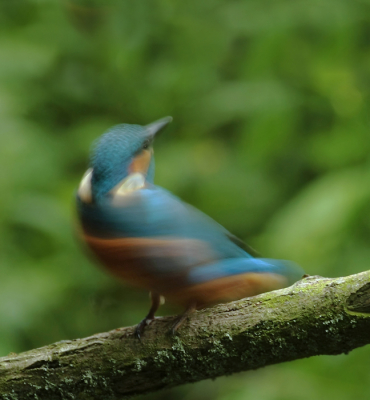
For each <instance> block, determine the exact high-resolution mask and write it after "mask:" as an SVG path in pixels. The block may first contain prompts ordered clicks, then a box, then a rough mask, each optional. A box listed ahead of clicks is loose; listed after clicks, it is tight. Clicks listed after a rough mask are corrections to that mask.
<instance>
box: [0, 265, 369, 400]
mask: <svg viewBox="0 0 370 400" xmlns="http://www.w3.org/2000/svg"><path fill="white" fill-rule="evenodd" d="M173 321H174V317H166V318H159V319H157V320H156V321H154V322H153V323H152V324H151V325H150V326H149V327H148V328H147V330H146V331H145V333H144V335H143V338H142V341H139V340H138V339H136V338H135V337H134V335H133V331H134V329H133V328H132V327H129V328H122V329H117V330H114V331H111V332H106V333H101V334H97V335H94V336H91V337H88V338H84V339H77V340H68V341H62V342H58V343H55V344H52V345H50V346H46V347H42V348H40V349H35V350H32V351H28V352H26V353H22V354H19V355H15V354H14V355H13V354H12V355H9V356H7V357H3V358H0V397H1V398H2V399H5V400H15V399H28V398H32V399H39V400H42V399H47V400H53V399H77V398H81V399H104V400H109V399H121V398H125V397H129V396H132V395H135V394H141V393H145V392H149V391H154V390H158V389H162V388H168V387H171V386H175V385H180V384H183V383H187V382H196V381H200V380H202V379H207V378H215V377H217V376H221V375H226V374H230V373H232V372H238V371H246V370H250V369H256V368H261V367H264V366H266V365H270V364H276V363H281V362H284V361H291V360H295V359H299V358H303V357H310V356H315V355H319V354H340V353H348V352H349V351H350V350H352V349H355V348H356V347H360V346H364V345H365V344H368V343H370V271H367V272H363V273H360V274H357V275H352V276H348V277H345V278H336V279H326V278H321V277H309V278H305V279H302V280H301V281H299V282H298V283H296V284H295V285H293V286H291V287H289V288H286V289H283V290H278V291H275V292H270V293H264V294H262V295H259V296H256V297H252V298H246V299H243V300H239V301H235V302H232V303H228V304H223V305H218V306H216V307H213V308H209V309H205V310H202V311H199V312H196V313H195V314H193V315H192V316H191V317H190V318H189V320H188V321H187V322H186V323H185V324H184V325H183V326H182V327H181V329H180V332H179V334H178V336H176V337H174V336H170V335H169V334H168V331H169V329H170V327H171V326H172V324H173Z"/></svg>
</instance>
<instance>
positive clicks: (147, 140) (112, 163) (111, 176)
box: [78, 117, 172, 202]
mask: <svg viewBox="0 0 370 400" xmlns="http://www.w3.org/2000/svg"><path fill="white" fill-rule="evenodd" d="M171 121H172V118H171V117H165V118H162V119H160V120H158V121H155V122H153V123H151V124H149V125H146V126H141V125H131V124H121V125H116V126H114V127H112V128H111V129H109V130H108V131H107V132H106V133H104V134H103V135H102V136H101V137H100V138H99V139H98V140H97V141H96V143H95V145H94V146H93V151H92V153H91V158H90V168H89V169H88V170H87V171H86V174H85V176H84V177H83V179H82V181H81V184H80V187H79V190H78V195H79V196H80V198H81V199H82V200H83V201H85V202H92V201H94V202H99V201H100V200H101V199H104V198H105V197H106V196H109V194H110V192H111V191H112V189H114V188H115V187H117V185H118V184H119V183H120V182H122V181H123V180H124V179H125V178H127V177H128V176H130V175H133V174H140V176H143V177H145V180H146V181H148V182H152V181H153V178H154V156H153V147H152V143H153V139H154V136H155V135H156V134H157V133H158V132H159V131H160V130H161V129H163V128H164V127H165V126H166V125H167V124H168V123H169V122H171Z"/></svg>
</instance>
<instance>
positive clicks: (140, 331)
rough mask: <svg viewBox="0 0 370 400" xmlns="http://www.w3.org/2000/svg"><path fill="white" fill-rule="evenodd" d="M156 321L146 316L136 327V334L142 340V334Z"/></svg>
mask: <svg viewBox="0 0 370 400" xmlns="http://www.w3.org/2000/svg"><path fill="white" fill-rule="evenodd" d="M152 321H154V318H144V319H143V320H142V321H140V322H139V323H138V324H137V325H136V328H135V336H136V337H137V338H138V339H139V340H141V335H142V334H143V333H144V330H145V328H146V327H147V326H148V325H150V324H151V322H152Z"/></svg>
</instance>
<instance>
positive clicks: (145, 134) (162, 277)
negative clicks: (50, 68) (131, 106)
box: [76, 117, 303, 339]
mask: <svg viewBox="0 0 370 400" xmlns="http://www.w3.org/2000/svg"><path fill="white" fill-rule="evenodd" d="M171 121H172V117H165V118H162V119H159V120H157V121H155V122H152V123H150V124H148V125H137V124H120V125H116V126H114V127H112V128H110V129H109V130H108V131H107V132H106V133H104V134H103V135H102V136H101V137H100V138H98V139H97V140H96V142H95V143H94V145H93V146H92V151H91V156H90V165H89V168H88V169H87V171H86V173H85V174H84V175H83V177H82V180H81V182H80V185H79V187H78V190H77V194H76V202H77V214H78V220H79V226H80V229H79V230H80V234H81V237H82V240H83V241H84V242H85V243H86V244H87V247H88V248H89V249H90V250H91V252H92V253H93V254H94V255H95V256H96V258H97V259H98V260H99V261H100V263H102V264H103V266H105V267H106V268H107V270H108V271H109V272H110V273H111V274H113V275H114V276H115V277H116V278H118V279H119V280H121V281H124V282H126V283H128V284H130V285H132V286H135V287H138V288H141V289H146V290H148V291H149V292H150V297H151V306H150V310H149V312H148V314H147V315H146V316H145V318H144V319H143V320H142V321H141V322H140V323H139V324H138V325H137V326H136V329H135V334H136V336H137V337H138V338H139V339H140V338H141V336H142V334H143V332H144V330H145V327H146V326H147V325H149V324H150V323H151V322H152V321H153V320H154V318H155V313H156V311H157V309H158V308H159V306H160V304H161V302H162V299H166V301H168V302H170V303H174V304H177V305H180V306H182V307H183V308H184V309H185V311H184V313H183V314H180V315H179V316H178V317H177V319H176V321H175V323H174V325H173V326H172V329H171V332H172V333H176V331H177V330H178V328H179V327H180V326H181V325H182V323H183V322H184V320H185V319H186V318H187V317H188V315H189V314H190V313H192V312H193V311H194V310H197V309H202V308H205V307H209V306H212V305H214V304H218V303H222V302H228V301H232V300H237V299H241V298H244V297H250V296H255V295H257V294H260V293H263V292H267V291H271V290H276V289H280V288H283V287H286V286H290V285H291V284H292V283H294V282H296V281H297V280H299V279H300V278H301V277H302V276H303V271H302V269H301V268H300V267H299V266H297V265H296V264H295V263H293V262H290V261H286V260H275V259H267V258H261V257H259V256H258V254H256V253H255V251H254V250H253V249H252V248H250V247H249V246H247V245H246V244H244V242H243V241H242V240H240V239H238V238H237V237H236V236H234V235H233V234H231V233H230V232H229V231H228V230H227V229H225V228H224V227H223V226H221V225H220V224H218V223H217V222H216V221H214V220H213V219H211V218H210V217H208V216H207V215H206V214H204V213H202V212H201V211H199V210H197V209H196V208H195V207H193V206H191V205H189V204H186V203H185V202H183V201H182V200H180V198H178V197H176V196H175V195H173V194H172V193H171V192H169V191H167V190H166V189H164V188H162V187H159V186H156V185H155V184H154V169H155V165H154V152H153V141H154V139H155V137H156V136H157V135H158V133H159V132H161V131H162V130H163V129H164V128H165V127H166V126H167V125H168V124H169V123H170V122H171ZM179 179H181V175H180V174H179Z"/></svg>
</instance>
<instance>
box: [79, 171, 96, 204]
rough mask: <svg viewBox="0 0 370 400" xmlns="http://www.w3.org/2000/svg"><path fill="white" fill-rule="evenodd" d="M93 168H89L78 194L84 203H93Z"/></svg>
mask: <svg viewBox="0 0 370 400" xmlns="http://www.w3.org/2000/svg"><path fill="white" fill-rule="evenodd" d="M92 172H93V170H92V168H89V169H88V170H87V171H86V172H85V174H84V176H83V177H82V179H81V182H80V186H79V187H78V191H77V194H78V196H79V197H80V199H81V200H82V201H83V202H84V203H91V202H92V192H91V177H92Z"/></svg>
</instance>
